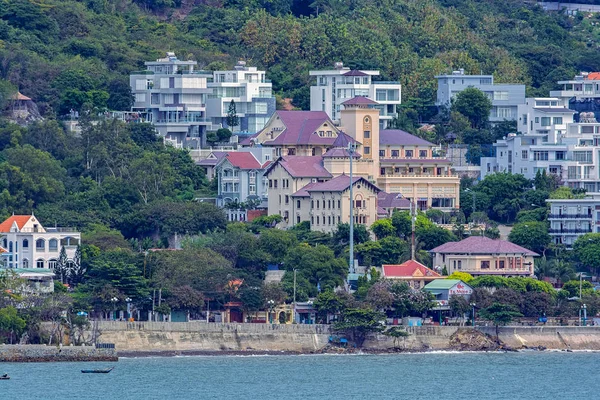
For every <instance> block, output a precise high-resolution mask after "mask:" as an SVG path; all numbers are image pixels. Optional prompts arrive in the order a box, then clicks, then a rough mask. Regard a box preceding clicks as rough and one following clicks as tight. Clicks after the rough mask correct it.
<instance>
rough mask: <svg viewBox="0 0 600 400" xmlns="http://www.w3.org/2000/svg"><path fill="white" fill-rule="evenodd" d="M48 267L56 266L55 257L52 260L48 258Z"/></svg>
mask: <svg viewBox="0 0 600 400" xmlns="http://www.w3.org/2000/svg"><path fill="white" fill-rule="evenodd" d="M48 268H50V269H54V268H56V260H55V259H54V258H51V259H50V260H48Z"/></svg>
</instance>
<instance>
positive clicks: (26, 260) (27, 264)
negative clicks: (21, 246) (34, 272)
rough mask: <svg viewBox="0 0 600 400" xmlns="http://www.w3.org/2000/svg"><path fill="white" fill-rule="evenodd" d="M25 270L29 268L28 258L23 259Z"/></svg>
mask: <svg viewBox="0 0 600 400" xmlns="http://www.w3.org/2000/svg"><path fill="white" fill-rule="evenodd" d="M23 268H29V260H28V259H26V258H24V259H23Z"/></svg>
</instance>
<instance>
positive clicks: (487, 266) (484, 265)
mask: <svg viewBox="0 0 600 400" xmlns="http://www.w3.org/2000/svg"><path fill="white" fill-rule="evenodd" d="M480 266H481V269H490V262H489V261H481V264H480Z"/></svg>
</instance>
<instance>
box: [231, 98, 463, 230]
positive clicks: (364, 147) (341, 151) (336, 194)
mask: <svg viewBox="0 0 600 400" xmlns="http://www.w3.org/2000/svg"><path fill="white" fill-rule="evenodd" d="M376 106H377V102H375V101H373V100H370V99H368V98H366V97H355V98H353V99H350V100H348V101H346V102H345V103H343V107H344V108H343V110H341V113H340V114H341V116H340V124H341V126H339V127H337V126H335V125H334V124H333V123H332V121H331V120H330V119H329V117H328V116H327V114H325V113H323V112H320V111H277V112H276V113H275V114H273V116H272V117H271V119H270V120H269V122H268V123H267V125H266V126H265V128H264V129H263V130H262V131H261V132H259V133H257V134H256V135H254V136H253V137H251V138H249V139H246V140H245V141H244V142H242V144H243V145H247V146H266V147H269V146H271V147H274V149H275V154H276V156H277V157H278V158H277V159H276V160H275V162H273V164H272V165H271V166H270V167H269V168H268V169H267V170H266V172H265V176H266V177H267V179H268V181H269V196H268V212H269V214H279V215H281V216H282V217H283V222H282V223H281V225H280V227H282V228H287V227H291V226H294V225H296V224H298V223H300V222H303V221H311V226H312V227H313V229H315V230H320V231H323V232H329V231H331V230H332V229H333V227H335V226H337V224H338V223H339V222H348V221H349V218H350V214H349V204H350V198H349V197H348V196H349V194H348V193H346V192H347V191H348V189H349V185H350V178H349V176H348V175H349V174H350V158H351V157H352V173H353V176H354V177H355V178H356V182H361V183H360V184H357V183H356V182H355V183H354V184H355V185H357V186H356V192H355V198H354V200H353V201H354V202H355V204H360V206H361V207H357V208H355V210H356V211H355V220H356V221H357V222H358V223H360V224H365V225H367V226H370V225H371V224H372V223H373V222H375V220H376V219H377V216H378V200H377V198H378V194H379V198H389V196H381V193H380V192H382V191H383V192H386V193H388V194H393V196H392V197H393V198H397V199H400V198H402V199H405V200H406V201H409V202H414V203H415V204H416V205H417V207H418V208H419V209H422V210H425V209H428V208H437V209H440V210H442V211H450V210H452V209H455V208H458V207H459V206H460V203H459V187H460V180H459V178H458V176H457V175H456V174H454V172H453V171H452V168H451V167H452V166H451V163H450V161H449V160H447V159H445V158H442V157H438V156H437V155H436V154H435V150H434V149H435V145H434V144H433V143H430V142H428V141H426V140H423V139H420V138H418V137H416V136H413V135H411V134H409V133H407V132H404V131H401V130H381V131H380V129H379V127H380V124H379V110H378V109H377V108H375V107H376ZM350 144H353V145H354V152H353V153H352V154H350V153H349V147H350V146H349V145H350ZM339 177H342V178H341V179H337V178H339ZM334 180H335V181H334ZM329 181H334V182H333V183H332V184H331V187H328V186H327V182H329ZM341 182H345V183H344V185H341ZM346 183H347V185H346ZM338 185H340V186H338ZM358 185H360V186H361V189H359V188H358ZM332 188H333V189H335V190H327V189H332ZM348 192H349V191H348ZM317 197H318V200H319V201H318V202H317ZM323 200H325V203H323ZM330 201H331V202H332V206H331V208H330V207H329V202H330ZM363 202H364V203H363ZM338 203H339V204H340V207H335V208H334V207H333V204H335V205H337V204H338ZM324 205H326V207H323V206H324ZM345 206H348V210H347V212H346V210H344V209H343V207H345ZM379 211H381V212H380V213H379V214H380V215H382V216H384V215H385V212H384V211H385V210H383V209H382V208H379ZM317 217H318V219H317Z"/></svg>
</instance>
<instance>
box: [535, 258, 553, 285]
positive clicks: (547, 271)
mask: <svg viewBox="0 0 600 400" xmlns="http://www.w3.org/2000/svg"><path fill="white" fill-rule="evenodd" d="M554 267H555V263H554V260H548V259H547V258H546V257H541V258H538V259H537V260H535V275H536V276H537V278H538V279H539V280H544V278H547V277H553V276H554Z"/></svg>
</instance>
